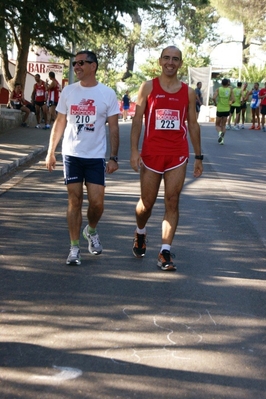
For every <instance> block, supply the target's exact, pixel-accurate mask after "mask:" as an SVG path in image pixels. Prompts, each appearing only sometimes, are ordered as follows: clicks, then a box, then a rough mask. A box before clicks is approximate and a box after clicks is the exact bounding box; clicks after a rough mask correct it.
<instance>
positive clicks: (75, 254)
mask: <svg viewBox="0 0 266 399" xmlns="http://www.w3.org/2000/svg"><path fill="white" fill-rule="evenodd" d="M66 264H67V265H71V266H77V265H80V264H81V257H80V250H79V247H77V246H72V245H71V247H70V251H69V255H68V258H67V260H66Z"/></svg>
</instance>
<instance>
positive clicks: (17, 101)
mask: <svg viewBox="0 0 266 399" xmlns="http://www.w3.org/2000/svg"><path fill="white" fill-rule="evenodd" d="M11 98H13V100H12V101H13V102H14V104H20V103H21V99H22V92H21V91H20V92H19V93H17V92H16V91H15V90H14V91H12V95H11Z"/></svg>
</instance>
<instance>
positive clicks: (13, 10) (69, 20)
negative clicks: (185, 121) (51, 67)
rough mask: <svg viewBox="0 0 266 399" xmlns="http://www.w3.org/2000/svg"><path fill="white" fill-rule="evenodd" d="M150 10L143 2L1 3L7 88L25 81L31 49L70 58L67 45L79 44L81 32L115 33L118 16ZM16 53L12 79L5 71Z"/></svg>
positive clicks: (64, 0) (24, 0)
mask: <svg viewBox="0 0 266 399" xmlns="http://www.w3.org/2000/svg"><path fill="white" fill-rule="evenodd" d="M139 7H141V8H143V9H149V7H150V1H146V0H127V1H126V2H125V1H123V0H98V1H97V2H95V1H92V0H58V1H54V0H45V1H43V0H9V1H8V2H3V1H1V3H0V49H1V58H2V64H3V69H4V77H5V80H6V81H7V82H8V84H9V86H10V88H12V87H13V85H14V82H15V81H16V80H19V81H20V82H21V83H22V85H23V84H24V82H25V79H26V73H27V58H28V52H29V48H30V46H31V45H36V46H39V47H42V48H45V49H47V50H48V51H51V52H52V53H53V54H54V55H58V56H60V55H61V56H65V57H66V56H69V55H70V50H69V47H68V43H70V42H78V41H79V39H80V32H89V31H93V32H98V33H99V32H103V31H107V30H108V31H118V30H119V28H120V23H119V22H118V16H119V15H123V14H124V13H133V12H135V11H136V10H137V9H138V8H139ZM13 43H15V44H16V46H17V49H18V56H17V63H16V69H15V74H14V76H12V75H11V73H10V71H9V68H8V50H9V49H10V48H11V46H12V45H13Z"/></svg>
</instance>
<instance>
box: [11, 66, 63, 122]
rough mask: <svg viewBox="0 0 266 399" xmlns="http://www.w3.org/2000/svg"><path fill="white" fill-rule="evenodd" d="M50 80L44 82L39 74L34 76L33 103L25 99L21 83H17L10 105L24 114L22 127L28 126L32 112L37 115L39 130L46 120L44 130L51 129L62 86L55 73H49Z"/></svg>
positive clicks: (12, 92)
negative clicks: (42, 121)
mask: <svg viewBox="0 0 266 399" xmlns="http://www.w3.org/2000/svg"><path fill="white" fill-rule="evenodd" d="M48 76H49V79H50V82H49V80H48V79H46V81H45V82H44V81H43V80H42V79H41V77H40V75H39V74H36V75H35V76H34V78H35V84H34V86H33V91H32V95H31V102H28V101H26V100H25V98H24V93H23V89H22V86H21V84H20V83H18V82H17V83H15V86H14V90H13V91H11V93H10V96H9V104H10V106H11V107H12V108H14V109H18V110H20V111H22V112H23V113H24V116H23V119H22V126H23V127H26V126H27V119H28V117H29V115H30V112H34V113H35V115H36V120H37V125H36V126H35V127H36V128H37V129H40V128H41V127H42V126H41V120H42V119H43V120H44V127H43V129H50V123H51V121H55V119H56V115H57V113H56V106H57V104H58V100H59V96H60V91H61V86H60V84H59V82H58V81H57V80H56V78H55V73H54V72H52V71H51V72H49V75H48Z"/></svg>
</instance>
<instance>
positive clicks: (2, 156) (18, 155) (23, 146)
mask: <svg viewBox="0 0 266 399" xmlns="http://www.w3.org/2000/svg"><path fill="white" fill-rule="evenodd" d="M49 137H50V130H43V129H36V128H34V127H21V126H19V127H17V128H13V129H10V130H7V131H6V132H3V133H1V134H0V177H3V176H4V175H6V174H8V173H10V172H12V171H13V170H15V169H16V168H17V167H19V166H23V165H24V164H25V163H26V162H28V161H31V160H32V159H34V158H35V157H37V156H39V155H41V154H43V153H45V152H46V151H47V148H48V143H49Z"/></svg>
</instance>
